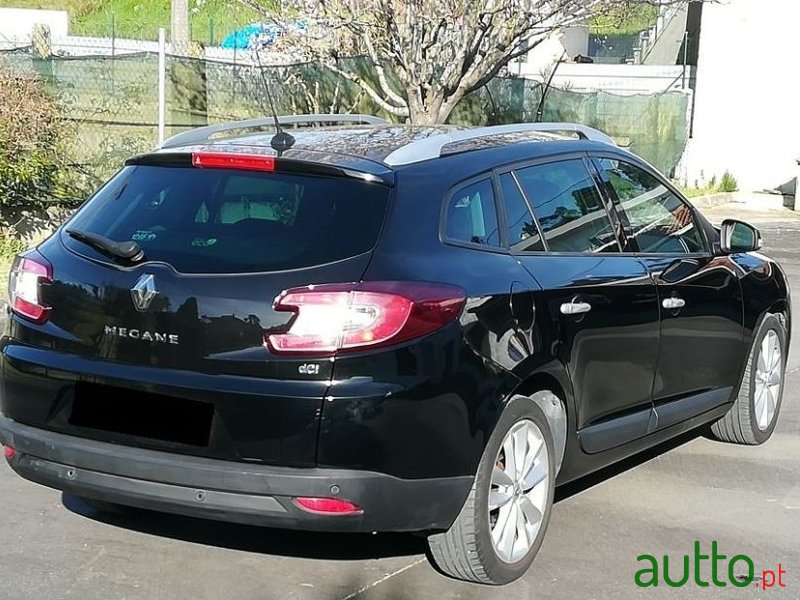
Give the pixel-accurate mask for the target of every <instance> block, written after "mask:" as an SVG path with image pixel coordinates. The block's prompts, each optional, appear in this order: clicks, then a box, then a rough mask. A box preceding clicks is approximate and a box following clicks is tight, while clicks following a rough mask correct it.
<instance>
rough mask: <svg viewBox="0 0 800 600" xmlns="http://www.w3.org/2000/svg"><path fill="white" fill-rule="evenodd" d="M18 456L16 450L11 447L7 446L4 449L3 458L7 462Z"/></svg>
mask: <svg viewBox="0 0 800 600" xmlns="http://www.w3.org/2000/svg"><path fill="white" fill-rule="evenodd" d="M16 454H17V451H16V450H14V449H13V448H12V447H11V446H6V447H5V448H3V456H5V457H6V460H11V459H12V458H14V457H15V456H16Z"/></svg>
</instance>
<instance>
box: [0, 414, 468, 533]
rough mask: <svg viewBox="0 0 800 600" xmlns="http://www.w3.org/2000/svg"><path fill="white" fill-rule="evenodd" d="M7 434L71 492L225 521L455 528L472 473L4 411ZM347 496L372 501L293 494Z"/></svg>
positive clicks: (29, 461)
mask: <svg viewBox="0 0 800 600" xmlns="http://www.w3.org/2000/svg"><path fill="white" fill-rule="evenodd" d="M0 441H2V442H3V443H4V444H5V445H7V446H11V447H13V448H15V449H16V454H15V456H14V457H13V458H12V459H11V460H10V461H9V464H10V466H11V468H12V469H14V471H16V472H17V473H18V474H19V475H21V476H22V477H24V478H26V479H29V480H31V481H34V482H36V483H40V484H42V485H46V486H48V487H52V488H55V489H59V490H62V491H66V492H69V493H73V494H76V495H80V496H88V497H90V498H97V499H100V500H106V501H108V502H115V503H118V504H126V505H131V506H138V507H141V508H147V509H153V510H159V511H163V512H172V513H179V514H186V515H190V516H200V517H206V518H212V519H218V520H223V521H231V522H238V523H249V524H257V525H265V526H270V527H284V528H288V529H308V530H317V531H361V532H364V531H424V530H440V529H446V528H447V527H449V526H450V525H451V524H452V522H453V520H455V517H456V515H457V514H458V512H459V511H460V510H461V507H462V505H463V503H464V501H465V499H466V497H467V494H468V493H469V490H470V487H471V486H472V477H447V478H438V479H400V478H397V477H393V476H391V475H386V474H383V473H375V472H370V471H356V470H345V469H325V468H290V467H274V466H266V465H255V464H249V463H240V462H231V461H224V460H215V459H209V458H198V457H194V456H186V455H180V454H172V453H168V452H159V451H155V450H148V449H140V448H135V447H131V446H122V445H118V444H111V443H107V442H99V441H96V440H88V439H83V438H78V437H74V436H69V435H65V434H62V433H55V432H51V431H46V430H43V429H38V428H35V427H30V426H27V425H22V424H20V423H17V422H15V421H12V420H11V419H7V418H0ZM332 485H336V486H338V487H339V488H340V490H341V491H340V492H339V494H340V497H341V498H343V499H347V500H350V501H351V502H354V503H356V504H358V505H359V506H361V507H363V508H364V514H362V515H352V516H341V515H340V516H331V515H314V514H310V513H307V512H305V511H302V510H300V509H299V508H297V507H296V506H295V505H294V503H293V502H292V498H294V497H298V496H309V497H328V496H331V486H332Z"/></svg>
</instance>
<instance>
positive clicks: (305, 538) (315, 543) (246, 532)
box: [62, 430, 703, 560]
mask: <svg viewBox="0 0 800 600" xmlns="http://www.w3.org/2000/svg"><path fill="white" fill-rule="evenodd" d="M702 435H703V430H696V431H692V432H688V433H686V434H683V435H681V436H679V437H676V438H674V439H672V440H670V441H667V442H664V443H663V444H659V445H658V446H655V447H653V448H651V449H649V450H646V451H644V452H642V453H640V454H637V455H635V456H632V457H630V458H627V459H625V460H623V461H620V462H619V463H616V464H614V465H611V466H609V467H606V468H604V469H601V470H599V471H597V472H595V473H592V474H590V475H587V476H586V477H583V478H581V479H578V480H577V481H574V482H571V483H568V484H565V485H562V486H559V487H558V488H557V489H556V492H555V501H556V503H558V502H561V501H563V500H566V499H568V498H570V497H572V496H575V495H576V494H580V493H581V492H584V491H586V490H588V489H590V488H592V487H594V486H596V485H600V484H602V483H605V482H607V481H608V480H610V479H613V478H614V477H616V476H617V475H620V474H622V473H624V472H626V471H629V470H631V469H634V468H636V467H638V466H641V465H642V464H644V463H646V462H648V461H650V460H652V459H654V458H656V457H658V456H660V455H661V454H664V453H665V452H669V451H670V450H673V449H675V448H677V447H679V446H682V445H683V444H686V443H688V442H691V441H692V440H694V439H696V438H698V437H701V436H702ZM62 503H63V505H64V507H65V508H67V510H69V511H71V512H73V513H75V514H78V515H80V516H82V517H85V518H88V519H92V520H94V521H98V522H101V523H104V524H107V525H110V526H114V527H119V528H123V529H129V530H132V531H138V532H140V533H145V534H149V535H154V536H158V537H167V538H172V539H176V540H181V541H186V542H191V543H195V544H203V545H207V546H214V547H218V548H225V549H230V550H241V551H245V552H252V553H256V554H264V555H277V556H288V557H295V558H311V559H328V560H366V559H375V558H388V557H402V556H419V555H422V554H427V552H428V547H427V543H426V540H425V538H424V537H423V536H419V535H413V534H407V533H381V534H373V535H370V534H359V533H341V534H340V533H318V532H308V531H292V530H285V529H273V528H267V527H257V526H251V525H238V524H235V523H225V522H222V521H213V520H208V519H199V518H195V517H188V516H182V515H172V514H166V513H158V512H153V511H147V510H142V509H125V510H123V511H122V512H121V513H120V514H115V513H109V512H101V511H98V510H96V509H94V508H92V507H90V506H89V505H88V504H86V503H84V502H83V501H82V500H81V499H80V498H79V497H77V496H74V495H71V494H67V493H64V494H62Z"/></svg>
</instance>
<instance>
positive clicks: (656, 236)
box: [598, 158, 707, 254]
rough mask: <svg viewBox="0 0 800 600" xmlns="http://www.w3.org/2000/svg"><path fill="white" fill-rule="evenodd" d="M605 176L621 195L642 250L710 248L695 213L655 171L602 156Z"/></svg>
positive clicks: (661, 251) (686, 251)
mask: <svg viewBox="0 0 800 600" xmlns="http://www.w3.org/2000/svg"><path fill="white" fill-rule="evenodd" d="M598 162H599V165H600V169H601V171H602V172H603V176H604V178H605V179H606V180H607V181H608V183H609V185H611V187H612V188H613V190H614V192H615V193H616V195H617V197H618V198H619V201H620V205H621V207H622V210H623V212H624V213H625V216H626V217H627V219H628V221H629V223H630V226H631V234H632V236H633V238H634V239H635V240H636V243H637V245H638V246H639V251H641V252H646V253H656V254H690V253H693V252H705V251H706V250H707V247H706V242H705V237H704V236H703V232H702V231H700V228H699V227H698V226H697V224H696V223H695V219H694V214H693V213H692V210H691V208H689V206H687V205H686V204H685V203H684V202H683V201H682V200H681V199H680V198H678V197H677V196H676V195H675V194H673V193H672V192H671V191H670V190H669V189H668V188H667V187H666V186H665V185H664V184H663V183H661V182H660V181H659V180H658V179H656V178H655V177H654V176H653V175H651V174H650V173H648V172H647V171H645V170H644V169H640V168H639V167H636V166H634V165H631V164H629V163H626V162H623V161H620V160H615V159H610V158H602V159H600V160H599V161H598Z"/></svg>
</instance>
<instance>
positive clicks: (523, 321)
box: [0, 115, 791, 584]
mask: <svg viewBox="0 0 800 600" xmlns="http://www.w3.org/2000/svg"><path fill="white" fill-rule="evenodd" d="M280 121H281V123H283V124H284V125H286V126H293V129H292V133H293V137H292V136H289V135H287V134H286V132H285V131H284V132H283V133H280V132H279V134H278V135H276V136H275V137H273V133H272V132H268V133H267V132H265V131H264V128H265V127H266V126H267V125H268V124H269V123H270V120H255V121H251V122H244V123H232V124H226V125H222V126H213V127H208V128H203V129H199V130H194V131H190V132H187V133H184V134H181V135H179V136H176V137H175V138H172V139H170V140H168V141H167V142H166V143H165V144H164V145H163V147H162V148H160V149H159V150H157V151H155V152H152V153H150V154H145V155H142V156H137V157H135V158H132V159H130V160H129V161H127V163H126V165H125V167H124V168H123V169H122V170H121V171H120V172H119V173H118V174H117V175H116V176H114V178H113V179H112V180H111V181H110V182H109V183H108V184H107V185H106V186H104V187H103V188H102V189H101V190H100V191H99V192H98V193H97V194H96V195H95V196H94V197H93V198H91V199H90V200H89V201H87V202H86V203H85V204H84V206H83V207H82V208H81V209H80V210H79V211H77V213H76V214H75V215H74V216H73V217H72V218H71V219H70V220H69V221H68V222H67V223H65V224H64V225H63V226H62V227H61V228H60V229H59V230H58V231H57V232H56V233H55V234H54V235H53V236H52V237H50V238H49V239H48V240H46V241H45V242H43V243H42V244H41V245H39V246H38V247H37V248H36V249H35V250H31V251H29V252H26V253H24V254H22V255H20V256H19V257H18V258H17V259H16V261H15V263H14V266H13V272H12V274H11V281H10V296H9V320H8V326H7V329H6V332H5V335H4V337H3V338H2V341H1V342H0V357H1V364H2V373H1V375H0V408H1V409H2V415H3V416H2V420H0V440H2V443H3V444H4V445H5V446H6V449H5V456H6V459H7V460H8V462H9V464H10V465H11V467H12V468H13V469H14V470H15V471H16V472H17V473H19V474H20V475H21V476H22V477H25V478H27V479H30V480H32V481H35V482H38V483H41V484H44V485H47V486H50V487H53V488H57V489H60V490H64V491H66V492H69V493H72V494H76V495H78V496H80V497H82V498H85V499H86V500H87V503H89V504H90V505H93V506H96V507H100V508H101V509H110V508H113V507H116V506H128V507H139V508H146V509H153V510H157V511H164V512H172V513H181V514H186V515H194V516H199V517H208V518H212V519H221V520H226V521H235V522H244V523H254V524H259V525H264V526H269V527H284V528H295V529H307V530H317V531H338V532H373V531H378V532H382V531H406V532H417V533H422V534H424V535H426V536H427V537H428V540H429V544H430V556H431V557H432V560H433V561H434V562H435V564H436V566H437V567H438V568H439V569H440V570H441V571H442V572H444V573H446V574H448V575H451V576H453V577H457V578H461V579H465V580H469V581H476V582H483V583H491V584H502V583H506V582H509V581H512V580H514V579H516V578H518V577H519V576H521V575H522V574H523V573H524V572H525V571H526V569H527V568H528V567H529V565H530V564H531V562H532V561H533V559H534V556H535V555H536V553H537V551H538V550H539V547H540V546H541V544H542V540H543V537H544V535H545V531H546V529H547V525H548V521H549V518H550V512H551V510H552V506H553V491H554V488H555V486H557V485H560V484H563V483H566V482H569V481H572V480H574V479H576V478H578V477H581V476H583V475H586V474H587V473H590V472H592V471H595V470H597V469H599V468H601V467H604V466H606V465H609V464H610V463H613V462H615V461H619V460H620V459H622V458H624V457H627V456H629V455H632V454H634V453H636V452H639V451H641V450H643V449H645V448H647V447H650V446H653V445H655V444H658V443H659V442H663V441H664V440H667V439H668V438H672V437H674V436H676V435H678V434H681V433H683V432H686V431H687V430H690V429H694V428H699V427H702V426H708V427H709V429H710V432H712V433H713V435H714V436H716V437H717V438H718V439H720V440H725V441H728V442H734V443H740V444H760V443H762V442H764V441H766V440H767V439H768V438H769V437H770V435H771V433H772V431H773V429H774V427H775V422H776V420H777V416H778V413H779V411H780V406H781V395H782V391H783V375H784V369H785V365H786V351H787V348H788V344H789V334H790V323H791V308H790V300H789V291H788V287H787V283H786V277H785V275H784V272H783V271H782V269H781V267H780V266H779V265H778V264H776V263H775V262H773V261H772V260H770V259H769V258H767V257H765V256H763V255H761V254H758V253H757V250H758V249H759V247H760V245H761V239H760V236H759V233H758V231H757V230H756V229H754V228H753V227H751V226H749V225H747V224H745V223H742V222H738V221H732V220H731V221H725V222H724V223H722V226H721V228H719V229H717V228H715V227H714V226H712V225H711V224H710V223H709V222H708V221H707V220H706V219H705V218H703V216H702V215H700V214H699V213H698V212H697V211H696V210H695V209H694V208H693V207H692V206H691V205H690V204H689V203H688V202H687V201H686V200H685V199H684V198H683V197H682V196H681V194H680V193H679V192H678V191H677V190H676V189H675V188H674V187H673V186H672V185H671V184H670V183H669V181H668V180H666V179H665V178H664V177H662V176H661V175H660V174H659V173H657V172H656V171H655V170H654V169H653V168H652V167H650V166H649V165H648V164H646V163H645V162H643V161H642V160H641V159H639V158H637V157H636V156H634V155H632V154H630V153H628V152H626V151H624V150H621V149H620V148H618V147H616V146H615V145H614V143H613V142H612V141H611V140H610V139H609V138H608V137H607V136H605V135H604V134H602V133H601V132H599V131H595V130H592V129H589V128H585V127H582V126H580V125H570V124H521V125H506V126H498V127H487V128H479V129H464V128H458V127H449V126H435V127H412V126H397V125H389V124H386V123H383V122H380V120H379V119H376V118H373V117H366V116H359V115H341V116H339V115H322V116H320V115H317V116H297V117H281V118H280ZM254 129H255V130H257V131H254ZM235 131H238V133H234V132H235ZM278 138H280V139H278ZM276 141H277V142H279V143H276ZM273 146H275V147H276V148H277V149H275V148H273Z"/></svg>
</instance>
